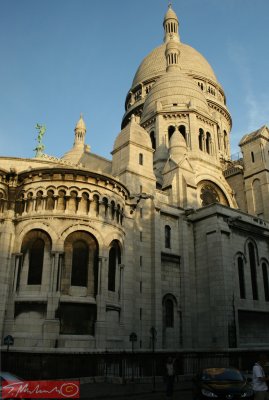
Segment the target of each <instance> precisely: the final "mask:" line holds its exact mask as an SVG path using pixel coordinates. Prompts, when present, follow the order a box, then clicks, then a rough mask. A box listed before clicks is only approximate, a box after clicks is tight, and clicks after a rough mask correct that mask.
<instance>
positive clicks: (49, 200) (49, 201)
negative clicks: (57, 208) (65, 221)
mask: <svg viewBox="0 0 269 400" xmlns="http://www.w3.org/2000/svg"><path fill="white" fill-rule="evenodd" d="M53 209H54V192H53V190H48V192H47V202H46V210H53Z"/></svg>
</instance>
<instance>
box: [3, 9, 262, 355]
mask: <svg viewBox="0 0 269 400" xmlns="http://www.w3.org/2000/svg"><path fill="white" fill-rule="evenodd" d="M164 31H165V39H164V44H163V45H161V46H159V47H158V48H156V49H155V50H153V51H152V52H151V53H150V54H149V55H148V56H147V57H146V58H145V59H144V60H143V61H142V63H141V65H140V67H139V68H138V71H137V73H136V75H135V78H134V81H133V83H132V86H131V89H130V91H129V92H128V94H127V97H126V102H125V107H126V110H125V114H124V116H123V121H122V130H121V132H120V133H119V134H118V136H117V137H116V139H115V142H114V147H113V150H112V160H107V159H105V158H102V157H100V156H98V155H95V154H93V153H91V151H90V148H89V146H86V145H85V136H86V126H85V123H84V121H83V118H82V117H80V119H79V121H78V123H77V125H76V128H75V141H74V145H73V147H72V148H71V149H70V151H68V152H67V153H66V154H65V155H64V156H63V157H62V158H60V159H57V158H54V157H51V156H47V155H40V154H39V156H38V157H36V158H33V159H18V158H12V157H1V158H0V220H1V225H0V258H1V260H0V265H1V268H0V278H1V279H0V287H1V290H0V296H1V301H0V329H1V335H2V337H5V336H6V335H12V336H13V337H14V346H13V349H14V350H23V351H46V352H68V351H70V352H72V351H78V350H79V351H81V352H88V351H105V350H126V351H127V350H130V348H131V343H130V341H129V335H130V333H131V332H135V333H136V334H137V338H138V340H137V342H136V343H135V349H136V350H141V351H142V350H149V349H150V348H151V347H152V337H151V334H150V331H151V329H152V327H154V328H155V329H156V331H157V336H156V343H155V347H156V349H159V350H178V349H204V350H207V349H213V350H214V349H216V350H219V349H228V348H238V347H239V348H240V347H242V348H244V347H253V348H256V347H257V346H266V345H268V341H269V339H268V337H269V336H268V332H269V318H268V316H269V281H268V268H269V264H268V263H269V247H268V243H269V242H268V236H269V225H268V221H269V211H268V207H267V204H268V197H269V187H268V185H269V179H268V178H269V177H268V163H269V156H268V148H267V147H268V142H269V130H268V128H267V127H262V128H260V129H258V130H257V131H255V132H253V133H250V134H248V135H246V136H244V137H243V138H242V140H241V142H240V146H241V149H242V153H243V158H242V159H240V160H238V161H236V162H234V161H232V160H231V156H230V145H229V135H230V130H231V116H230V114H229V111H228V109H227V106H226V98H225V93H224V91H223V89H222V87H221V85H220V84H219V82H218V81H217V78H216V76H215V74H214V72H213V70H212V68H211V67H210V65H209V64H208V62H207V61H206V60H205V59H204V57H203V56H202V55H201V54H199V53H198V52H197V51H196V50H194V49H193V48H191V47H190V46H188V45H185V44H183V43H181V41H180V37H179V32H178V19H177V16H176V14H175V13H174V11H173V10H172V9H171V7H169V8H168V11H167V13H166V15H165V18H164Z"/></svg>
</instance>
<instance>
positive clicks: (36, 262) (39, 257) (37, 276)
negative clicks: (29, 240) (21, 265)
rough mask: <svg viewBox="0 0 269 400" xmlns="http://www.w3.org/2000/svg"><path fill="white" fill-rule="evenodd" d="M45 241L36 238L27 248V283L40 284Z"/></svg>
mask: <svg viewBox="0 0 269 400" xmlns="http://www.w3.org/2000/svg"><path fill="white" fill-rule="evenodd" d="M44 248H45V243H44V241H43V240H42V239H36V240H35V241H34V242H33V244H32V246H31V248H30V249H29V270H28V282H27V283H28V285H41V281H42V271H43V260H44Z"/></svg>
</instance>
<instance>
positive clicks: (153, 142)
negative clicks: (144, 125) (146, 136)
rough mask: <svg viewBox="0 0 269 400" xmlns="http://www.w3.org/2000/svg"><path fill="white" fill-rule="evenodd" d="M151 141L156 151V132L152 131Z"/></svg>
mask: <svg viewBox="0 0 269 400" xmlns="http://www.w3.org/2000/svg"><path fill="white" fill-rule="evenodd" d="M150 140H151V146H152V148H153V149H154V150H156V138H155V132H154V131H151V132H150Z"/></svg>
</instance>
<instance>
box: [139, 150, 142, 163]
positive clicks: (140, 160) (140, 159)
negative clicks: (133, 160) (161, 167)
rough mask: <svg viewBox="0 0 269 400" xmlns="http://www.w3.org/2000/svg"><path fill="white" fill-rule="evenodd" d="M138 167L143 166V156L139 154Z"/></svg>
mask: <svg viewBox="0 0 269 400" xmlns="http://www.w3.org/2000/svg"><path fill="white" fill-rule="evenodd" d="M139 165H143V154H142V153H139Z"/></svg>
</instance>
